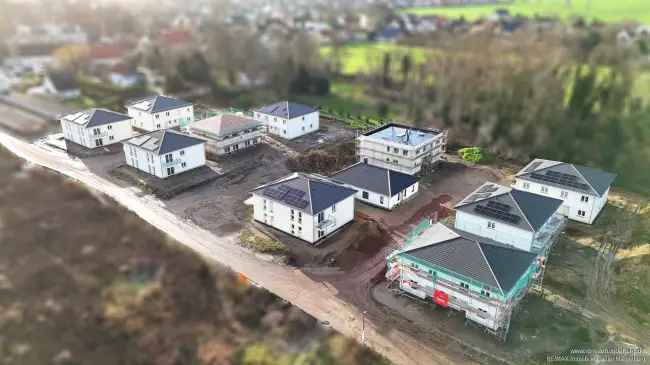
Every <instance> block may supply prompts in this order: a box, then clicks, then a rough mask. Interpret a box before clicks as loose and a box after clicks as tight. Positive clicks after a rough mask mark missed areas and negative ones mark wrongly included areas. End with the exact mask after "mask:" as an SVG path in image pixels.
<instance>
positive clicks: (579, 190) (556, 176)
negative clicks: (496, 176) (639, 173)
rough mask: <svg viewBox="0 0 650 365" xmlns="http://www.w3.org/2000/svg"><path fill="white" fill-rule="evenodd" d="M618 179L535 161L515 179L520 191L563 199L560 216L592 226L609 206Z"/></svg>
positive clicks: (581, 168) (588, 169)
mask: <svg viewBox="0 0 650 365" xmlns="http://www.w3.org/2000/svg"><path fill="white" fill-rule="evenodd" d="M615 179H616V175H615V174H612V173H609V172H605V171H601V170H598V169H594V168H592V167H587V166H580V165H575V164H570V163H565V162H559V161H551V160H543V159H535V160H533V161H531V162H530V163H529V164H528V165H527V166H526V167H524V168H523V169H522V170H521V171H519V173H517V175H516V177H515V182H514V184H513V186H514V187H516V188H517V189H521V190H525V191H529V192H531V193H533V194H539V195H542V196H548V197H553V198H556V199H561V200H562V202H563V204H562V207H561V208H560V212H561V213H562V214H564V215H565V216H567V217H568V218H569V219H572V220H575V221H578V222H582V223H588V224H592V223H593V222H594V220H596V218H597V217H598V214H599V213H600V211H601V210H602V209H603V208H604V207H605V204H606V203H607V196H608V195H609V189H610V187H611V185H612V183H613V182H614V180H615Z"/></svg>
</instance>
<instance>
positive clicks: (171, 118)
mask: <svg viewBox="0 0 650 365" xmlns="http://www.w3.org/2000/svg"><path fill="white" fill-rule="evenodd" d="M126 109H127V113H128V114H129V115H130V116H131V117H133V126H134V127H136V128H139V129H142V130H145V131H150V132H151V131H156V130H160V129H169V128H177V127H182V126H186V125H188V124H191V123H193V122H194V106H193V105H188V106H184V107H182V108H177V109H172V110H167V111H164V112H159V113H150V112H147V111H144V110H141V109H138V108H136V107H134V106H127V108H126Z"/></svg>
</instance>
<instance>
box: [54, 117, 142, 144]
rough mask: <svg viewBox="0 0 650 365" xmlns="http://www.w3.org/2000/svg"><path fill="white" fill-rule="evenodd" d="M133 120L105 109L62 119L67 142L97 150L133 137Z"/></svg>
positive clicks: (62, 127)
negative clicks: (96, 148)
mask: <svg viewBox="0 0 650 365" xmlns="http://www.w3.org/2000/svg"><path fill="white" fill-rule="evenodd" d="M131 120H132V118H131V117H130V116H128V115H126V114H122V113H117V112H114V111H110V110H105V109H89V110H85V111H82V112H78V113H74V114H69V115H66V116H64V117H62V118H61V129H62V130H63V136H64V137H65V139H66V140H68V141H71V142H74V143H76V144H79V145H82V146H84V147H86V148H95V147H101V146H106V145H111V144H114V143H118V142H120V141H123V140H125V139H128V138H131V137H132V136H133V133H132V130H131Z"/></svg>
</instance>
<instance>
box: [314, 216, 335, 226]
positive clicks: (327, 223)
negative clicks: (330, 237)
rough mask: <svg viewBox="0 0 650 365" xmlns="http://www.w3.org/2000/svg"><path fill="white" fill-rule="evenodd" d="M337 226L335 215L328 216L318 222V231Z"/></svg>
mask: <svg viewBox="0 0 650 365" xmlns="http://www.w3.org/2000/svg"><path fill="white" fill-rule="evenodd" d="M334 226H336V217H334V216H333V215H330V216H328V217H327V218H326V219H324V220H322V221H320V222H318V229H323V230H324V229H327V228H330V227H334Z"/></svg>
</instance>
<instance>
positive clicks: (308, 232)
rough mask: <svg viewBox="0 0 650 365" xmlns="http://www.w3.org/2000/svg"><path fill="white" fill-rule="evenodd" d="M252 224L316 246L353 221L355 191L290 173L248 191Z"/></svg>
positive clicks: (326, 181)
mask: <svg viewBox="0 0 650 365" xmlns="http://www.w3.org/2000/svg"><path fill="white" fill-rule="evenodd" d="M252 194H253V198H252V201H253V217H254V219H255V220H256V221H258V222H260V223H263V224H266V225H269V226H271V227H273V228H276V229H278V230H280V231H282V232H285V233H288V234H290V235H292V236H294V237H297V238H299V239H301V240H304V241H306V242H309V243H311V244H316V243H317V242H318V241H321V240H322V239H323V238H325V237H326V236H328V235H330V234H332V233H334V232H336V231H337V230H339V229H340V228H341V227H343V226H344V225H346V224H347V223H349V222H351V221H353V220H354V195H355V194H356V190H354V189H350V188H348V187H345V186H343V185H341V184H337V183H334V182H332V181H329V180H328V179H326V178H324V177H320V176H314V175H307V174H302V173H294V174H291V175H289V176H287V177H284V178H282V179H279V180H276V181H274V182H272V183H270V184H267V185H263V186H261V187H259V188H257V189H255V190H253V191H252Z"/></svg>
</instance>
